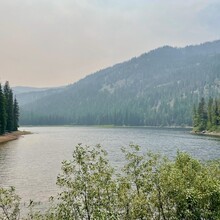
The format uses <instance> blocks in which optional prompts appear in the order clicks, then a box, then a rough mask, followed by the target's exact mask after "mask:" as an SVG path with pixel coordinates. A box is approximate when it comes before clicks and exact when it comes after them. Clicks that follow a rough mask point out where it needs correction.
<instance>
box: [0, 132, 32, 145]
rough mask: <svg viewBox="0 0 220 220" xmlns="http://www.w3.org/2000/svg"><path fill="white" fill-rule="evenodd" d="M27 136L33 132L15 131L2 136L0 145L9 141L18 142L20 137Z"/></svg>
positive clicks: (0, 136)
mask: <svg viewBox="0 0 220 220" xmlns="http://www.w3.org/2000/svg"><path fill="white" fill-rule="evenodd" d="M27 134H31V132H29V131H14V132H11V133H6V134H4V135H0V144H3V143H6V142H9V141H13V140H17V139H18V138H19V137H20V136H22V135H27Z"/></svg>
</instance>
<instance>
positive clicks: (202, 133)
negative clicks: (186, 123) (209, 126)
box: [190, 131, 220, 138]
mask: <svg viewBox="0 0 220 220" xmlns="http://www.w3.org/2000/svg"><path fill="white" fill-rule="evenodd" d="M190 133H191V134H194V135H201V136H210V137H218V138H220V132H214V131H212V132H207V131H206V132H195V131H191V132H190Z"/></svg>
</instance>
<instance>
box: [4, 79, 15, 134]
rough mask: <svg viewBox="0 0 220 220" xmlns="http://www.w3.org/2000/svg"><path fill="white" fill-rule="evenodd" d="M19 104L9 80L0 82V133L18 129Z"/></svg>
mask: <svg viewBox="0 0 220 220" xmlns="http://www.w3.org/2000/svg"><path fill="white" fill-rule="evenodd" d="M18 120H19V106H18V102H17V100H16V98H14V97H13V92H12V89H11V88H10V85H9V82H8V81H7V82H6V83H5V85H4V86H3V87H2V85H1V83H0V134H1V135H2V134H5V133H6V132H12V131H17V130H18Z"/></svg>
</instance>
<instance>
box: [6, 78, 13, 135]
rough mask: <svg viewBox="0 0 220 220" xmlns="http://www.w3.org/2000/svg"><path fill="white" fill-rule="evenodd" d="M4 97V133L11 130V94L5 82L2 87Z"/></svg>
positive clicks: (7, 83)
mask: <svg viewBox="0 0 220 220" xmlns="http://www.w3.org/2000/svg"><path fill="white" fill-rule="evenodd" d="M4 96H5V102H6V115H7V116H6V131H8V132H11V131H12V130H13V92H12V90H11V88H10V86H9V82H8V81H7V82H6V83H5V86H4Z"/></svg>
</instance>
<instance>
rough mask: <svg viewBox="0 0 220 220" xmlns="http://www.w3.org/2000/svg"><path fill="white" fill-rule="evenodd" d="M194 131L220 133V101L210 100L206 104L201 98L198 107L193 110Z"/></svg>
mask: <svg viewBox="0 0 220 220" xmlns="http://www.w3.org/2000/svg"><path fill="white" fill-rule="evenodd" d="M193 129H194V131H205V130H207V131H219V130H220V99H213V98H209V100H208V102H207V103H206V102H205V99H204V98H201V100H200V102H199V104H198V106H197V107H196V106H194V110H193Z"/></svg>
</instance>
